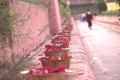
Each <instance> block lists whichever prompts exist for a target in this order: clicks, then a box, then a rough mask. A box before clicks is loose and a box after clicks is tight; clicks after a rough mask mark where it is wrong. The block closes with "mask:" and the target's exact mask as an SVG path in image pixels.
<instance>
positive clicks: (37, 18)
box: [10, 1, 50, 55]
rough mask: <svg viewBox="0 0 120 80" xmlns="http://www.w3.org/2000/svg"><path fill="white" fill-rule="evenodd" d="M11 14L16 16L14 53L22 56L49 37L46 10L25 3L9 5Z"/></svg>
mask: <svg viewBox="0 0 120 80" xmlns="http://www.w3.org/2000/svg"><path fill="white" fill-rule="evenodd" d="M10 11H11V14H13V15H17V16H16V17H15V18H16V21H15V22H16V23H15V24H14V27H13V39H14V40H13V41H14V42H13V43H14V44H13V49H14V53H17V54H19V55H20V54H23V53H27V52H29V51H32V50H33V49H35V48H37V46H39V45H40V43H42V42H43V41H44V40H45V39H46V38H47V37H48V35H50V31H49V26H46V25H47V24H48V23H49V18H48V9H47V8H46V7H39V6H36V5H32V4H29V3H25V2H19V1H14V2H12V3H11V4H10Z"/></svg>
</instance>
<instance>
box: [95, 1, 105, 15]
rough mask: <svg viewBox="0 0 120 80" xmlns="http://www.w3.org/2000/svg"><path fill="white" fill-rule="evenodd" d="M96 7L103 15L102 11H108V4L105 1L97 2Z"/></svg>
mask: <svg viewBox="0 0 120 80" xmlns="http://www.w3.org/2000/svg"><path fill="white" fill-rule="evenodd" d="M96 6H97V8H98V9H99V11H100V13H101V12H102V11H106V10H107V5H106V3H105V2H104V0H99V1H97V3H96Z"/></svg>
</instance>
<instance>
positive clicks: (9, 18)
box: [0, 3, 49, 80]
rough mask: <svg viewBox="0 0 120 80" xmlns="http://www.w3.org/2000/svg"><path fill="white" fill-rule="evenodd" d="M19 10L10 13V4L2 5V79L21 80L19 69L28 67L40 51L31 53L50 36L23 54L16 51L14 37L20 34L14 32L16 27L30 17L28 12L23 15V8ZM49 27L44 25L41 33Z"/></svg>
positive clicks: (0, 39)
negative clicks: (14, 50) (14, 49)
mask: <svg viewBox="0 0 120 80" xmlns="http://www.w3.org/2000/svg"><path fill="white" fill-rule="evenodd" d="M30 9H31V8H29V9H28V13H29V10H30ZM17 10H18V12H15V13H12V12H11V14H10V10H9V4H7V3H5V5H3V4H2V5H0V51H1V55H0V80H21V79H20V76H19V75H18V74H19V71H20V70H21V69H23V68H25V67H28V65H27V63H28V62H29V61H30V60H31V59H32V58H33V57H34V56H35V55H36V54H38V52H36V53H35V54H33V55H30V54H31V53H32V52H35V51H36V50H38V49H39V48H40V47H41V46H42V45H43V44H44V43H45V41H46V40H48V38H49V36H48V37H47V38H46V39H45V40H44V41H43V42H41V43H38V45H37V46H36V47H35V48H33V49H32V50H30V51H24V50H23V55H17V54H16V53H14V52H13V44H14V43H15V42H14V39H13V37H14V38H15V37H17V38H19V35H18V34H13V31H14V27H19V26H23V25H24V23H25V22H26V21H27V20H29V17H30V15H29V14H28V13H26V14H24V15H22V13H21V12H22V10H19V9H17ZM20 11H21V12H20ZM21 16H22V18H21ZM13 25H14V26H13ZM47 28H48V26H44V27H43V29H41V30H40V33H39V35H41V34H42V32H44V31H45V30H46V29H47ZM20 35H22V34H20ZM39 35H38V36H39ZM7 49H10V50H11V51H9V52H8V51H7ZM8 55H9V56H8ZM16 77H17V78H16Z"/></svg>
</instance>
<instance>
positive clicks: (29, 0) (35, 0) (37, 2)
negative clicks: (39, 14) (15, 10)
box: [20, 0, 43, 6]
mask: <svg viewBox="0 0 120 80" xmlns="http://www.w3.org/2000/svg"><path fill="white" fill-rule="evenodd" d="M20 1H23V2H27V3H30V4H34V5H37V6H42V5H43V3H42V2H41V1H40V0H20Z"/></svg>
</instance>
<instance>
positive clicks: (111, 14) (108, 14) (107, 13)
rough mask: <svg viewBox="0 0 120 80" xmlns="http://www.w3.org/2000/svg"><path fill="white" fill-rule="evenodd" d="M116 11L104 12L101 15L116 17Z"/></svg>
mask: <svg viewBox="0 0 120 80" xmlns="http://www.w3.org/2000/svg"><path fill="white" fill-rule="evenodd" d="M117 13H118V10H111V11H104V12H102V13H101V15H103V16H114V15H117Z"/></svg>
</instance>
